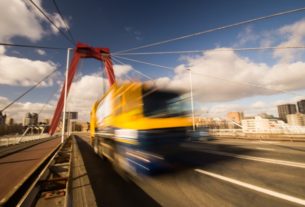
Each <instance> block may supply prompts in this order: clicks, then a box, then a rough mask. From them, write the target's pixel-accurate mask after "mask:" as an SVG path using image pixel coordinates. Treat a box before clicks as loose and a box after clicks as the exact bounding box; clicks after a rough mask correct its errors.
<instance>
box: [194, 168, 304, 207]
mask: <svg viewBox="0 0 305 207" xmlns="http://www.w3.org/2000/svg"><path fill="white" fill-rule="evenodd" d="M195 171H196V172H199V173H202V174H205V175H208V176H211V177H214V178H218V179H220V180H223V181H226V182H229V183H233V184H236V185H239V186H242V187H244V188H248V189H251V190H254V191H257V192H260V193H265V194H267V195H270V196H273V197H276V198H280V199H283V200H286V201H290V202H292V203H297V204H300V205H303V206H305V200H303V199H301V198H297V197H294V196H290V195H286V194H283V193H279V192H276V191H273V190H269V189H266V188H262V187H259V186H255V185H252V184H249V183H245V182H242V181H239V180H235V179H232V178H228V177H225V176H222V175H219V174H216V173H212V172H208V171H205V170H201V169H195Z"/></svg>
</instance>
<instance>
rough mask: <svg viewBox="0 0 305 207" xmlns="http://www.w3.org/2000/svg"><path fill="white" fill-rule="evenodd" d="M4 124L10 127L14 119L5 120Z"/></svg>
mask: <svg viewBox="0 0 305 207" xmlns="http://www.w3.org/2000/svg"><path fill="white" fill-rule="evenodd" d="M5 123H6V125H8V126H12V125H13V124H14V119H13V118H7V119H6V122H5Z"/></svg>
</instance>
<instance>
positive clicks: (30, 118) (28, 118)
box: [23, 113, 38, 126]
mask: <svg viewBox="0 0 305 207" xmlns="http://www.w3.org/2000/svg"><path fill="white" fill-rule="evenodd" d="M37 124H38V114H37V113H26V114H25V116H24V118H23V126H31V125H37Z"/></svg>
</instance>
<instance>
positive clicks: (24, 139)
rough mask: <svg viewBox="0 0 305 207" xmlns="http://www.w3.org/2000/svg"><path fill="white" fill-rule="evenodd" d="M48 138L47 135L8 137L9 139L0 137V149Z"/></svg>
mask: <svg viewBox="0 0 305 207" xmlns="http://www.w3.org/2000/svg"><path fill="white" fill-rule="evenodd" d="M48 137H50V135H49V134H36V135H28V136H10V137H0V147H2V146H9V145H15V144H19V143H23V142H29V141H33V140H38V139H44V138H48Z"/></svg>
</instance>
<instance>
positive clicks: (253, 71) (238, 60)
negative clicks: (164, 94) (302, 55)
mask: <svg viewBox="0 0 305 207" xmlns="http://www.w3.org/2000/svg"><path fill="white" fill-rule="evenodd" d="M186 68H189V69H191V71H192V74H193V75H192V79H193V90H194V92H195V94H196V100H197V101H202V102H207V101H208V102H211V101H229V100H236V99H240V98H245V97H251V96H255V95H271V94H278V93H281V91H293V90H299V89H305V81H304V80H303V78H301V77H304V76H305V63H304V62H295V63H291V64H284V63H279V64H275V65H273V66H268V65H266V64H263V63H256V62H254V61H251V60H250V59H248V58H244V57H241V56H239V55H237V54H236V53H235V52H233V51H226V52H223V51H222V52H220V51H217V50H210V51H207V52H204V53H203V54H202V55H201V56H196V57H189V58H187V59H186V64H184V65H180V66H178V67H177V68H176V75H175V76H174V77H173V78H172V79H169V78H166V77H163V78H159V79H157V80H156V82H157V84H159V85H160V86H161V87H165V86H166V85H167V87H170V88H177V89H183V90H186V91H187V90H189V74H188V72H186ZM183 71H185V72H184V73H183ZM255 86H256V87H255ZM266 88H267V89H266ZM269 89H271V90H269Z"/></svg>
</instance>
